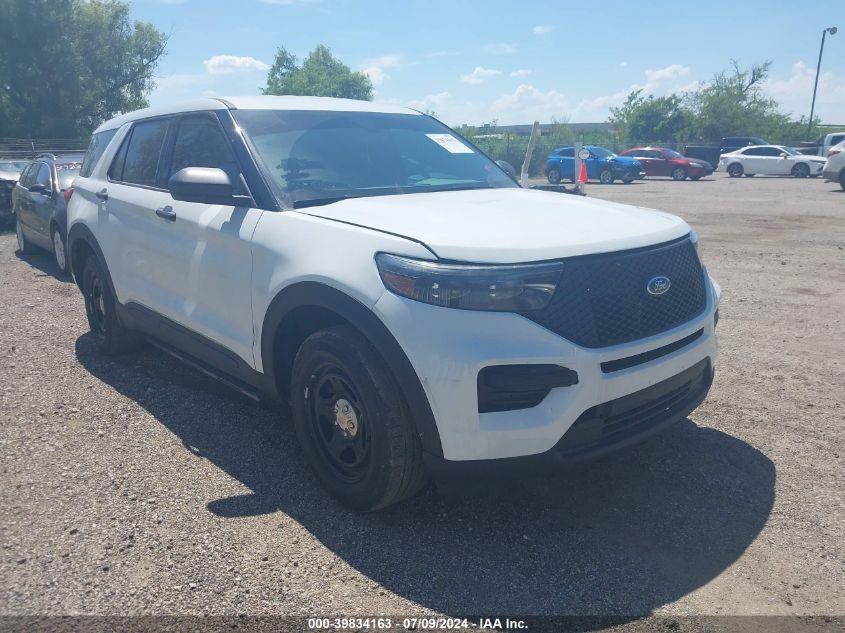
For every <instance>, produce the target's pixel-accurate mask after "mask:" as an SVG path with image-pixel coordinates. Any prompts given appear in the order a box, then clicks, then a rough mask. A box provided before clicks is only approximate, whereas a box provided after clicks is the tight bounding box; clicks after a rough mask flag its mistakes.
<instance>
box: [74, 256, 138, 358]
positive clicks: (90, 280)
mask: <svg viewBox="0 0 845 633" xmlns="http://www.w3.org/2000/svg"><path fill="white" fill-rule="evenodd" d="M82 296H83V297H84V299H85V315H86V316H87V317H88V327H89V328H90V330H91V334H92V335H93V336H94V341H95V342H96V345H97V348H98V349H99V351H100V352H102V353H104V354H119V353H121V352H126V351H129V350H130V349H133V348H135V347H136V346H137V344H138V337H137V335H136V334H135V333H134V332H132V331H131V330H129V329H127V328H125V327H124V326H123V325H122V324H121V323H120V320H119V319H118V316H117V311H116V309H115V300H114V296H113V295H112V293H111V288H110V286H109V282H108V278H107V277H106V274H105V272H104V270H103V267H102V266H101V265H100V263H99V261H98V260H97V258H96V257H95V256H93V255H92V256H90V257H88V259H87V260H86V261H85V268H84V270H83V273H82Z"/></svg>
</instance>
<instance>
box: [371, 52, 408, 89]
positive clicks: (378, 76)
mask: <svg viewBox="0 0 845 633" xmlns="http://www.w3.org/2000/svg"><path fill="white" fill-rule="evenodd" d="M403 62H404V60H403V58H402V56H401V55H382V56H381V57H370V58H369V59H365V60H364V61H363V62H362V63H361V72H362V73H364V74H365V75H367V77H369V78H370V81H372V82H373V85H374V86H378V85H380V84H382V83H384V80H385V79H388V78H389V77H390V75H388V74H387V73H386V72H384V69H385V68H399V67H400V66H401V65H402V64H403Z"/></svg>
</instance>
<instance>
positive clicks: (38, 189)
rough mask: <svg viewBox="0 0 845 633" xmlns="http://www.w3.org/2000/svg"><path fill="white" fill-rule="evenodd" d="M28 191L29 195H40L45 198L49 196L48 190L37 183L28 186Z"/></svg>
mask: <svg viewBox="0 0 845 633" xmlns="http://www.w3.org/2000/svg"><path fill="white" fill-rule="evenodd" d="M28 191H29V192H30V193H40V194H41V195H42V196H46V195H49V194H50V190H49V189H47V187H45V186H44V185H42V184H41V183H38V182H37V183H35V184H34V185H32V186H30V188H29V189H28Z"/></svg>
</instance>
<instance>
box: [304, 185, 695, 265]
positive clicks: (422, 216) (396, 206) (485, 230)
mask: <svg viewBox="0 0 845 633" xmlns="http://www.w3.org/2000/svg"><path fill="white" fill-rule="evenodd" d="M293 213H302V214H305V215H310V216H315V217H320V218H325V219H329V220H335V221H338V222H346V223H349V224H355V225H358V226H363V227H367V228H370V229H375V230H377V231H383V232H385V233H392V234H394V235H399V236H402V237H407V238H410V239H412V240H414V241H419V242H422V243H423V244H425V245H426V246H427V247H428V248H429V249H430V250H431V251H433V252H434V253H435V254H436V255H437V257H439V258H441V259H448V260H455V261H466V262H479V263H501V264H508V263H518V262H530V261H542V260H548V259H559V258H562V257H572V256H575V255H586V254H590V253H606V252H611V251H619V250H625V249H629V248H637V247H640V246H650V245H652V244H659V243H661V242H666V241H669V240H672V239H675V238H678V237H682V236H684V235H686V234H687V233H689V231H690V228H689V226H688V225H687V224H686V222H684V221H683V220H681V219H680V218H678V217H675V216H673V215H670V214H668V213H662V212H660V211H653V210H650V209H643V208H641V207H632V206H628V205H622V204H617V203H614V202H605V201H603V200H596V199H591V198H585V197H581V196H573V195H567V194H561V193H555V192H550V191H538V190H529V189H518V188H514V189H480V190H472V191H442V192H436V193H416V194H405V195H395V196H374V197H367V198H352V199H349V200H341V201H339V202H335V203H333V204H330V205H326V206H323V207H312V208H307V209H300V210H298V211H294V212H293Z"/></svg>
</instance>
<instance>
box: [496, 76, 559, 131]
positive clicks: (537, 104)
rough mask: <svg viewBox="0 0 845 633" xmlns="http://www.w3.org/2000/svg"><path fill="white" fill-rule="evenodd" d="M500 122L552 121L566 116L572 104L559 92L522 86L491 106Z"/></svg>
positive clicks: (526, 85)
mask: <svg viewBox="0 0 845 633" xmlns="http://www.w3.org/2000/svg"><path fill="white" fill-rule="evenodd" d="M490 107H491V110H492V111H493V112H495V113H496V115H497V116H495V117H493V118H496V119H499V120H520V121H524V122H526V123H529V122H531V121H544V122H545V121H550V120H551V119H552V117H555V116H561V115H563V114H566V113H567V112H568V111H569V109H570V108H571V102H570V101H569V99H568V98H567V97H566V96H565V95H564V94H562V93H560V92H558V91H557V90H549V91H548V92H543V91H542V90H538V89H537V88H535V87H534V86H530V85H528V84H521V85H520V86H519V87H518V88H517V89H516V90H514V91H513V92H512V93H511V94H506V95H502V96H501V97H499V98H498V99H496V100H495V101H494V102H493V104H492V105H491V106H490Z"/></svg>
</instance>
